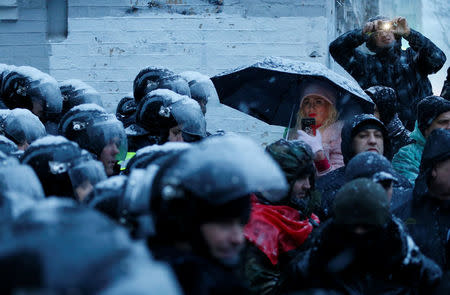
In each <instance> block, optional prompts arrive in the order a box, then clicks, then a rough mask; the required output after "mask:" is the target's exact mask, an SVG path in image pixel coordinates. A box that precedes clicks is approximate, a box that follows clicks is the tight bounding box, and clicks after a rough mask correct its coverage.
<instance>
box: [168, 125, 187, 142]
mask: <svg viewBox="0 0 450 295" xmlns="http://www.w3.org/2000/svg"><path fill="white" fill-rule="evenodd" d="M168 141H169V142H184V139H183V134H182V133H181V127H180V125H177V126H175V127H172V128H170V129H169V139H168Z"/></svg>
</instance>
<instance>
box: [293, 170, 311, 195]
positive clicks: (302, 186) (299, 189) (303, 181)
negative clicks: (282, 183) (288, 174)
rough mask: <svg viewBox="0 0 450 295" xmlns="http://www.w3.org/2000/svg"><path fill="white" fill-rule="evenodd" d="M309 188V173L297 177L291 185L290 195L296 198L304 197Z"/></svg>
mask: <svg viewBox="0 0 450 295" xmlns="http://www.w3.org/2000/svg"><path fill="white" fill-rule="evenodd" d="M310 189H311V184H310V182H309V175H308V176H305V177H303V178H299V179H297V180H296V181H295V182H294V186H293V187H292V193H291V197H294V198H297V199H303V198H304V197H306V194H307V193H308V191H309V190H310Z"/></svg>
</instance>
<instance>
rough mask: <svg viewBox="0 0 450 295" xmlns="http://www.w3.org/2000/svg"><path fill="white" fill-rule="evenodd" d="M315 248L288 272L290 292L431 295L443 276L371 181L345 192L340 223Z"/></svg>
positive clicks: (338, 207) (321, 233)
mask: <svg viewBox="0 0 450 295" xmlns="http://www.w3.org/2000/svg"><path fill="white" fill-rule="evenodd" d="M309 246H310V247H308V248H307V250H304V251H299V252H298V254H297V255H296V256H295V258H294V259H293V260H292V262H291V268H290V269H288V270H286V273H287V274H288V276H287V279H286V281H285V282H284V283H283V286H282V287H283V289H284V290H287V291H303V292H304V293H300V294H336V293H339V294H348V295H350V294H351V295H362V294H364V295H368V294H377V295H379V294H386V295H387V294H430V293H431V292H432V291H433V289H434V287H435V286H436V285H437V284H438V282H439V279H440V277H441V275H442V271H441V270H440V268H439V267H438V266H437V264H436V263H434V262H433V261H432V260H431V259H429V258H427V257H426V256H424V255H423V254H422V253H421V252H420V250H419V248H418V247H417V246H416V244H415V243H414V241H413V240H412V238H411V237H410V236H409V235H408V233H407V232H406V230H405V228H404V226H403V225H402V223H401V222H400V221H399V220H398V219H396V218H395V217H393V216H392V215H391V214H390V213H389V202H388V200H387V198H386V193H385V191H384V189H383V188H382V187H381V185H379V184H377V183H374V182H372V181H371V180H369V179H367V178H358V179H356V180H353V181H351V182H349V183H347V184H346V185H344V186H343V187H342V188H341V189H340V190H339V192H338V193H337V195H336V202H335V205H334V217H333V218H331V219H330V220H328V221H326V222H325V223H323V224H321V226H320V228H319V229H318V230H316V231H315V232H313V234H312V238H311V239H310V244H309ZM319 290H320V292H319ZM289 294H291V293H289ZM292 294H293V293H292ZM295 294H297V293H295Z"/></svg>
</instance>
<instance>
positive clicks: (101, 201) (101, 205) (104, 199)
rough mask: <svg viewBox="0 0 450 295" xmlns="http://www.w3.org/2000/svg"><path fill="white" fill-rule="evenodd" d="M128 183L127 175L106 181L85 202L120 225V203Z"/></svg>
mask: <svg viewBox="0 0 450 295" xmlns="http://www.w3.org/2000/svg"><path fill="white" fill-rule="evenodd" d="M126 183H127V177H126V176H125V175H116V176H112V177H110V178H108V179H105V180H103V181H101V182H99V183H97V184H96V185H95V186H94V190H93V191H92V193H91V194H90V195H89V196H88V198H86V199H85V200H83V202H84V203H86V204H87V206H88V207H90V208H93V209H95V210H98V211H100V212H102V213H103V214H105V215H106V216H108V217H109V218H111V219H112V220H114V221H116V222H117V223H120V215H119V212H120V210H119V202H120V199H121V198H122V196H123V194H124V192H125V187H126Z"/></svg>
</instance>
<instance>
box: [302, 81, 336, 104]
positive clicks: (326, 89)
mask: <svg viewBox="0 0 450 295" xmlns="http://www.w3.org/2000/svg"><path fill="white" fill-rule="evenodd" d="M311 95H316V96H320V97H322V98H323V99H325V100H326V101H327V102H329V103H330V104H332V105H335V103H336V97H337V96H338V93H337V90H336V89H335V88H334V87H333V85H332V84H330V83H329V82H325V81H322V80H316V79H315V80H307V81H305V82H303V84H302V88H301V90H300V98H301V102H300V108H301V106H302V103H303V100H304V98H305V97H308V96H311Z"/></svg>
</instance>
